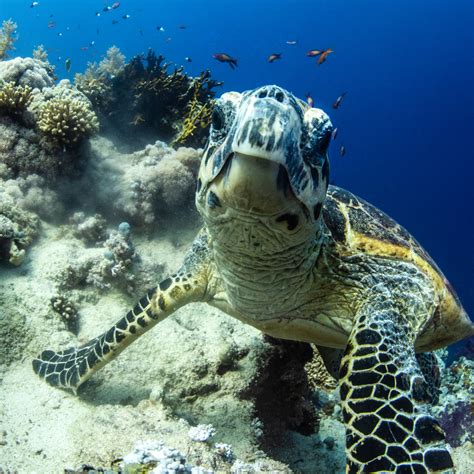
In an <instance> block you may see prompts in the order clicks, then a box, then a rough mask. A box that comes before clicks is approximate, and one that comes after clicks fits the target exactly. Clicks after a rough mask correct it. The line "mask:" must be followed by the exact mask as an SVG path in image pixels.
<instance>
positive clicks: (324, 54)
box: [318, 48, 334, 66]
mask: <svg viewBox="0 0 474 474" xmlns="http://www.w3.org/2000/svg"><path fill="white" fill-rule="evenodd" d="M333 52H334V51H333V50H332V49H331V48H328V49H326V50H325V51H323V52H322V53H321V56H319V59H318V66H321V64H323V63H324V62H326V58H327V57H328V54H331V53H333Z"/></svg>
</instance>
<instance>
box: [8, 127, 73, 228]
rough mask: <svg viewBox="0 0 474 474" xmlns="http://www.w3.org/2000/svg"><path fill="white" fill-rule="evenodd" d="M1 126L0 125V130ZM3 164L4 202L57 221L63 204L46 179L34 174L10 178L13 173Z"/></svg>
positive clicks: (62, 210) (62, 212) (61, 214)
mask: <svg viewBox="0 0 474 474" xmlns="http://www.w3.org/2000/svg"><path fill="white" fill-rule="evenodd" d="M1 130H2V127H1V125H0V132H1ZM15 156H16V155H15ZM1 157H2V153H1V151H0V161H1ZM1 165H3V172H2V170H0V195H1V196H2V200H3V202H5V203H9V204H10V205H17V206H18V207H20V208H21V209H25V210H27V211H31V212H33V213H35V214H37V215H38V216H39V217H40V218H42V219H45V220H47V221H57V220H58V219H61V217H62V216H63V215H64V206H63V204H62V203H61V200H60V197H59V196H58V193H57V192H56V191H53V190H52V189H50V188H48V185H47V182H46V179H45V178H44V177H42V176H38V175H36V174H30V175H28V176H27V177H26V178H20V177H17V178H16V179H11V178H12V175H13V173H12V172H11V171H10V170H9V168H8V167H7V166H6V165H5V164H3V163H0V167H1Z"/></svg>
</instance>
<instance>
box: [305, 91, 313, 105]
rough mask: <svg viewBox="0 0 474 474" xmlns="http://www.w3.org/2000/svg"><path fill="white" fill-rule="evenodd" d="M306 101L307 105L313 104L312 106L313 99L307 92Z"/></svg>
mask: <svg viewBox="0 0 474 474" xmlns="http://www.w3.org/2000/svg"><path fill="white" fill-rule="evenodd" d="M306 102H308V105H309V106H310V107H313V106H314V100H313V98H312V97H311V94H310V93H309V92H308V93H307V94H306Z"/></svg>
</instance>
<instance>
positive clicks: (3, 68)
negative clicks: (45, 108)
mask: <svg viewBox="0 0 474 474" xmlns="http://www.w3.org/2000/svg"><path fill="white" fill-rule="evenodd" d="M0 80H2V81H5V82H14V83H15V84H17V85H20V86H29V87H31V88H32V89H35V88H37V89H40V90H41V89H43V88H44V87H51V86H53V85H54V81H55V77H54V75H53V72H52V69H51V68H50V67H48V63H46V62H44V61H41V60H39V59H33V58H20V57H18V58H14V59H10V60H8V61H0Z"/></svg>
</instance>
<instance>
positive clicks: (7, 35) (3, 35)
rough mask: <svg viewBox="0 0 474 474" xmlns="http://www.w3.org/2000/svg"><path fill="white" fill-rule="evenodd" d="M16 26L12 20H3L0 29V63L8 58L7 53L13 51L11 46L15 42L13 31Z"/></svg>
mask: <svg viewBox="0 0 474 474" xmlns="http://www.w3.org/2000/svg"><path fill="white" fill-rule="evenodd" d="M16 29H17V24H16V23H15V22H14V21H13V20H12V19H9V20H5V21H4V22H3V23H2V27H1V28H0V61H1V60H3V59H5V58H7V57H8V51H12V50H14V49H15V47H14V46H13V44H14V43H15V41H16V40H17V37H16V35H15V30H16Z"/></svg>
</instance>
